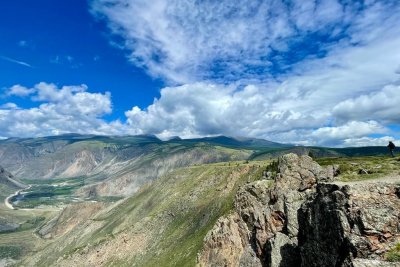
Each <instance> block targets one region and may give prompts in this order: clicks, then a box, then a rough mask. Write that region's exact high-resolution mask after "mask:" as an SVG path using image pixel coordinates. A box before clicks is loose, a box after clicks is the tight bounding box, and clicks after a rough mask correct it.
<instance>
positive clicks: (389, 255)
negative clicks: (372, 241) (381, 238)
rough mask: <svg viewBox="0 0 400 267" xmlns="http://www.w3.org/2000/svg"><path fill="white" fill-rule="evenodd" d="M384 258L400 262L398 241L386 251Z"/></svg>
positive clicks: (399, 244)
mask: <svg viewBox="0 0 400 267" xmlns="http://www.w3.org/2000/svg"><path fill="white" fill-rule="evenodd" d="M385 258H386V260H387V261H390V262H400V243H397V244H396V246H395V247H394V248H392V249H391V250H389V251H388V252H386V254H385Z"/></svg>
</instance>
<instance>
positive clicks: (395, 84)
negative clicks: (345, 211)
mask: <svg viewBox="0 0 400 267" xmlns="http://www.w3.org/2000/svg"><path fill="white" fill-rule="evenodd" d="M0 10H2V16H0V37H1V40H2V41H1V42H0V89H1V92H0V137H11V136H21V137H27V136H43V135H52V134H62V133H67V132H79V133H95V134H117V135H123V134H155V135H157V136H159V137H160V138H168V137H169V136H176V135H179V136H182V137H199V136H209V135H219V134H223V135H230V136H249V137H257V138H265V139H270V140H273V141H278V142H285V143H289V142H290V143H295V144H304V145H324V146H361V145H384V144H386V143H387V141H388V140H394V141H396V142H397V141H399V139H400V133H399V131H400V129H399V128H400V127H399V125H400V120H399V118H400V109H399V108H398V106H399V104H400V85H399V84H400V15H399V14H400V3H398V1H374V0H365V1H344V0H340V1H339V0H321V1H300V0H292V1H283V0H246V1H245V0H238V1H229V0H221V1H212V0H209V1H178V0H170V1H167V0H154V1H146V0H91V1H83V0H69V1H66V0H65V1H63V0H60V1H51V0H39V1H29V0H14V1H2V2H1V3H0Z"/></svg>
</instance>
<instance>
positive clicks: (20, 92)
mask: <svg viewBox="0 0 400 267" xmlns="http://www.w3.org/2000/svg"><path fill="white" fill-rule="evenodd" d="M34 92H35V89H34V88H26V87H24V86H21V85H19V84H16V85H14V86H12V87H10V88H9V89H8V90H7V91H6V95H7V96H20V97H24V96H28V95H31V94H33V93H34Z"/></svg>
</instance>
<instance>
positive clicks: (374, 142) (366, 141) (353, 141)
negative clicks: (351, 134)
mask: <svg viewBox="0 0 400 267" xmlns="http://www.w3.org/2000/svg"><path fill="white" fill-rule="evenodd" d="M389 141H392V142H394V143H395V144H396V145H398V144H400V140H399V139H396V138H394V137H393V136H383V137H379V138H373V137H360V138H349V139H345V140H344V142H343V145H344V146H387V145H388V143H389Z"/></svg>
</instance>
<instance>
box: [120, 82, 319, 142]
mask: <svg viewBox="0 0 400 267" xmlns="http://www.w3.org/2000/svg"><path fill="white" fill-rule="evenodd" d="M274 98H275V95H269V94H268V91H266V90H263V89H262V88H260V87H259V86H254V85H252V86H246V87H245V88H243V89H238V88H237V87H235V86H223V85H215V84H207V83H196V84H191V85H182V86H179V87H167V88H164V89H163V90H161V97H160V98H159V99H157V100H155V102H154V103H153V104H152V105H150V106H149V107H147V109H146V110H141V109H140V108H138V107H134V108H133V109H132V110H130V111H127V112H126V116H127V118H128V120H127V123H128V124H129V125H131V126H132V127H133V128H135V129H140V131H141V132H143V133H153V134H158V135H160V136H163V137H167V136H173V135H180V136H183V137H193V136H204V135H212V134H214V135H216V134H221V133H222V134H225V135H231V136H238V135H239V136H253V137H266V136H268V134H270V133H275V132H283V131H288V130H290V129H296V128H304V129H306V128H313V127H317V126H318V125H320V124H321V123H323V119H322V118H321V117H320V116H318V114H314V116H312V115H309V114H304V113H301V112H300V111H298V110H290V109H288V108H277V107H274V104H273V102H274Z"/></svg>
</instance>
